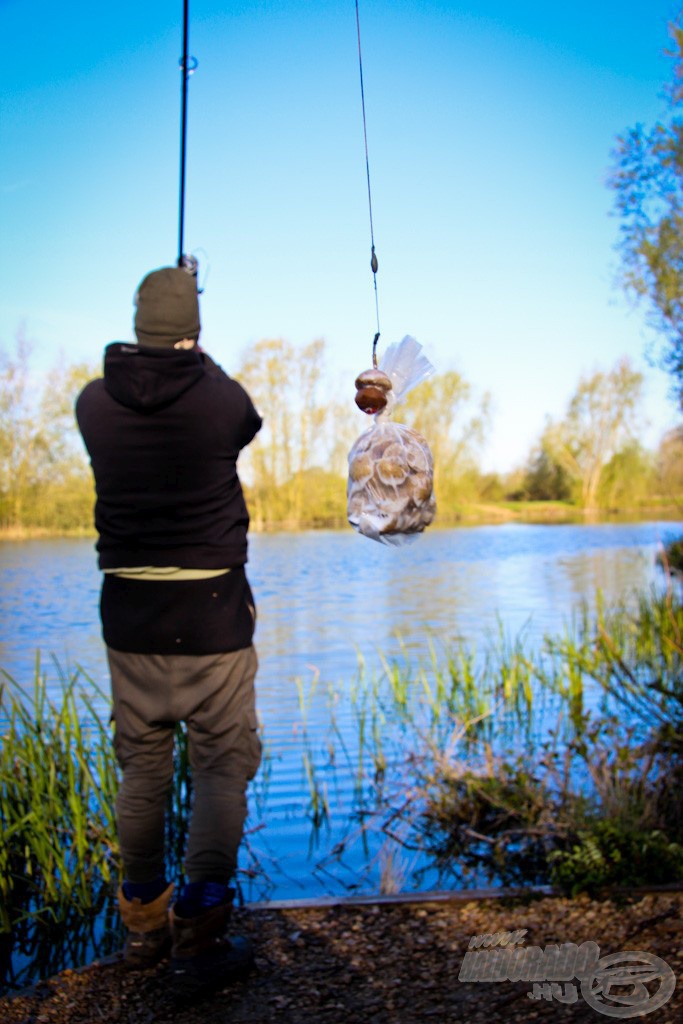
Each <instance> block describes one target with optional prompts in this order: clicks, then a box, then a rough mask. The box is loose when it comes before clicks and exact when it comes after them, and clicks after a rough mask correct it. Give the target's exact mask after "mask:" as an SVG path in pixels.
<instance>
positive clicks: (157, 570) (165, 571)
mask: <svg viewBox="0 0 683 1024" xmlns="http://www.w3.org/2000/svg"><path fill="white" fill-rule="evenodd" d="M104 572H105V573H107V574H109V575H111V576H120V577H121V578H122V579H124V580H210V579H212V578H213V577H214V576H225V574H226V573H229V572H230V570H229V569H181V568H180V567H179V566H177V565H131V566H122V567H121V568H120V569H105V570H104Z"/></svg>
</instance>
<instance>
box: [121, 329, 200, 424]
mask: <svg viewBox="0 0 683 1024" xmlns="http://www.w3.org/2000/svg"><path fill="white" fill-rule="evenodd" d="M205 373H206V367H205V366H204V360H203V357H202V353H201V352H199V351H197V349H190V350H189V351H187V350H183V349H179V350H176V349H172V348H171V349H169V348H145V347H143V346H139V345H129V344H127V343H125V342H120V341H115V342H113V343H112V344H111V345H107V347H106V349H105V352H104V386H105V388H106V390H107V391H108V392H109V394H110V395H111V396H112V398H115V399H116V401H117V402H120V403H121V404H122V405H125V406H127V407H128V408H130V409H137V410H139V411H141V412H152V411H153V410H155V409H161V408H163V407H164V406H166V405H170V404H171V403H172V402H175V401H176V399H177V398H179V397H180V395H182V394H183V393H184V392H185V391H187V390H188V389H189V388H191V387H194V385H195V384H196V383H197V381H198V380H201V378H202V377H203V376H204V375H205Z"/></svg>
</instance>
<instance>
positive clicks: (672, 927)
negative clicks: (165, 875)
mask: <svg viewBox="0 0 683 1024" xmlns="http://www.w3.org/2000/svg"><path fill="white" fill-rule="evenodd" d="M518 929H526V934H525V935H524V936H523V938H522V939H521V940H520V941H521V943H522V944H523V945H526V946H539V947H542V948H545V947H546V946H548V945H551V944H553V943H555V944H558V945H561V944H562V943H576V944H577V945H579V944H581V943H582V942H584V941H593V942H596V943H597V944H598V945H599V947H600V957H605V956H607V955H609V954H620V953H624V952H626V951H633V952H634V953H644V954H648V955H649V956H648V957H646V962H649V963H650V964H652V963H653V960H652V955H653V954H654V955H655V956H656V957H660V958H661V960H663V961H664V962H665V965H664V969H663V974H661V976H660V977H659V978H654V979H652V980H651V981H648V983H647V989H648V992H649V1001H648V1002H646V1003H641V1004H640V1005H638V1006H636V1005H629V1004H628V1003H627V1002H626V1003H625V1002H615V1001H614V999H612V1000H610V999H609V998H608V997H606V996H604V995H603V994H601V993H600V992H599V991H597V992H596V985H597V982H595V983H594V984H593V985H592V987H591V989H590V991H589V993H588V995H589V1001H586V998H585V994H586V993H585V991H584V992H583V993H582V990H581V985H580V983H579V982H578V981H577V982H576V983H575V984H563V985H556V986H555V991H554V993H553V992H552V990H551V986H550V985H547V984H546V985H543V984H538V985H537V986H536V989H535V990H534V986H533V984H531V983H530V982H528V981H527V982H510V981H503V982H476V981H469V982H466V981H460V980H459V978H458V975H459V973H460V971H461V967H462V964H463V959H464V956H465V953H466V952H467V949H468V945H469V942H470V939H471V938H472V936H477V935H479V936H482V935H486V934H488V935H490V934H492V933H497V932H513V931H516V930H518ZM235 930H236V931H237V930H239V932H240V933H241V934H244V935H248V936H249V937H250V938H251V939H252V941H253V943H254V946H255V949H256V967H255V969H254V971H253V973H252V974H251V976H250V977H249V979H248V980H247V981H245V982H240V983H238V984H236V985H234V986H232V987H230V988H227V989H225V990H223V991H220V992H217V993H215V994H213V995H212V996H210V997H208V998H206V999H205V1000H204V1001H202V1002H201V1003H196V1004H194V1005H192V1006H185V1007H179V1006H178V1005H177V1004H176V1003H174V1001H173V999H172V997H171V995H170V991H169V985H168V973H167V972H168V967H167V965H166V964H164V963H162V964H161V965H160V966H159V967H158V968H156V969H154V970H150V971H145V972H135V973H131V972H129V971H127V970H126V969H125V968H124V966H123V964H122V963H120V962H119V961H116V960H114V961H113V962H111V961H110V962H107V963H101V964H93V965H91V966H89V967H87V968H85V969H83V970H81V971H65V972H64V973H62V974H60V975H58V976H57V977H55V978H52V979H49V980H48V981H45V982H42V983H41V984H40V985H38V986H37V987H36V988H34V989H31V990H29V991H26V992H23V993H20V994H18V995H15V996H11V997H6V998H4V999H0V1020H1V1021H2V1022H3V1024H228V1022H230V1024H270V1022H282V1024H285V1022H287V1024H314V1022H315V1024H350V1022H353V1024H370V1022H373V1024H424V1022H427V1024H428V1022H430V1021H435V1022H438V1024H457V1022H461V1021H462V1022H465V1021H467V1022H468V1024H479V1022H481V1024H484V1022H485V1024H503V1022H505V1024H511V1022H513V1024H514V1022H524V1021H530V1022H536V1021H545V1020H547V1021H558V1022H564V1021H567V1022H569V1021H571V1022H572V1024H585V1022H588V1021H593V1022H595V1021H600V1020H606V1019H609V1018H610V1017H612V1018H614V1017H617V1018H620V1019H624V1018H630V1017H635V1016H638V1017H639V1019H642V1018H645V1017H646V1018H647V1020H648V1022H649V1024H675V1022H680V1021H681V1020H683V982H682V979H681V975H682V971H683V948H682V947H683V892H680V891H677V892H660V893H649V894H647V895H641V894H631V895H628V896H624V897H620V898H619V899H618V900H617V899H614V898H613V899H609V900H590V899H588V898H587V897H581V898H578V899H574V900H572V899H566V898H559V897H549V896H546V897H541V898H534V899H531V900H520V899H495V900H494V899H487V900H472V899H463V898H458V899H448V900H446V899H436V898H434V899H433V900H432V901H430V900H426V901H425V900H421V901H420V902H408V901H401V902H389V903H385V902H381V901H380V902H376V903H372V902H368V903H364V904H361V905H358V904H355V905H348V904H345V905H333V904H331V905H329V906H322V907H321V906H317V907H295V908H283V907H268V906H260V907H256V908H250V909H242V910H239V911H236V913H235ZM617 959H620V958H617ZM641 959H642V958H641ZM639 962H640V961H639ZM656 966H657V964H655V967H656ZM661 966H662V965H661V964H659V967H660V968H661ZM672 972H673V975H672ZM674 979H676V980H678V982H679V983H678V985H677V986H676V988H675V990H674V992H673V994H672V995H671V996H670V997H669V998H668V999H667V1000H666V1002H665V1003H664V1004H663V1005H661V1006H659V1007H657V1005H656V1000H655V998H654V997H655V996H656V994H657V992H658V991H660V993H661V994H663V995H667V992H666V991H665V990H664V988H662V986H664V985H666V984H668V986H669V990H670V988H671V984H672V983H673V982H674ZM633 991H634V988H633V985H627V986H626V988H622V989H615V990H614V992H616V993H617V995H618V994H619V993H621V994H623V995H628V993H629V992H633ZM591 992H592V993H593V994H592V995H591ZM529 993H531V997H530V995H529ZM534 995H535V996H536V998H532V997H533V996H534ZM558 996H561V997H562V998H564V999H565V1000H570V1002H564V1003H563V1002H561V1001H558ZM609 1011H611V1012H609ZM616 1011H618V1012H616Z"/></svg>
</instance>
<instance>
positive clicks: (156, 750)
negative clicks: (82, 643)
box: [107, 646, 261, 883]
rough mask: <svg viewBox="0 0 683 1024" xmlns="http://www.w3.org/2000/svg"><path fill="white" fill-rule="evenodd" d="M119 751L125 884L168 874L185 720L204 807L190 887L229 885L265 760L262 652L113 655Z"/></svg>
mask: <svg viewBox="0 0 683 1024" xmlns="http://www.w3.org/2000/svg"><path fill="white" fill-rule="evenodd" d="M107 656H108V659H109V668H110V672H111V685H112V696H113V702H114V706H113V715H112V717H113V721H114V748H115V751H116V756H117V759H118V762H119V764H120V766H121V769H122V772H123V780H122V784H121V787H120V789H119V792H118V796H117V799H116V819H117V827H118V834H119V842H120V845H121V854H122V858H123V866H124V872H125V877H126V878H127V879H128V880H129V881H131V882H149V881H152V880H154V879H156V878H159V877H162V876H163V875H164V863H165V858H164V852H165V851H164V839H165V814H166V803H167V798H168V794H169V791H170V789H171V785H172V781H173V743H174V735H175V726H176V723H177V722H181V721H182V722H185V723H186V724H187V733H188V748H189V759H190V765H191V768H192V783H193V787H194V804H193V809H192V818H191V823H190V832H189V838H188V844H187V850H186V856H185V872H186V877H187V880H188V881H190V882H201V881H217V882H223V883H227V882H229V881H230V879H231V878H232V876H233V875H234V873H235V868H236V865H237V851H238V848H239V845H240V842H241V840H242V833H243V828H244V820H245V818H246V813H247V803H246V790H247V783H248V781H249V780H250V779H252V778H253V777H254V775H255V774H256V770H257V769H258V766H259V764H260V760H261V743H260V740H259V737H258V732H257V719H256V709H255V696H254V678H255V676H256V669H257V664H258V662H257V658H256V652H255V650H254V648H253V646H252V647H247V648H245V649H244V650H241V651H233V652H230V653H228V654H206V655H196V656H193V655H161V654H130V653H124V652H122V651H115V650H112V649H111V648H108V649H107Z"/></svg>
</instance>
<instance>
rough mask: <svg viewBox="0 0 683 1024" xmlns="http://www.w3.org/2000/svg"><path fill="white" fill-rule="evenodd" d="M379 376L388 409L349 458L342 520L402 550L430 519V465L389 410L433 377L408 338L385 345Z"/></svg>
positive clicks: (424, 448)
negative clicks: (386, 383)
mask: <svg viewBox="0 0 683 1024" xmlns="http://www.w3.org/2000/svg"><path fill="white" fill-rule="evenodd" d="M379 369H380V370H383V371H384V373H385V374H386V375H387V376H388V377H389V379H390V381H391V384H392V387H391V390H389V391H388V393H387V395H386V398H387V404H386V407H385V408H384V409H382V410H381V411H380V412H378V413H377V414H376V415H375V417H374V422H373V425H372V426H371V427H370V428H369V429H368V430H366V431H364V433H362V434H361V435H360V437H359V438H358V440H357V441H356V443H355V444H354V445H353V447H352V449H351V451H350V452H349V479H348V485H347V492H346V493H347V514H348V519H349V522H350V523H351V525H352V526H353V528H354V529H355V530H357V531H358V532H359V533H361V534H362V535H363V536H364V537H370V538H371V539H372V540H376V541H380V542H381V543H383V544H396V545H398V544H406V543H408V542H409V541H411V540H414V539H415V537H416V536H417V535H418V534H420V533H422V531H423V530H424V529H425V527H426V526H429V524H430V523H431V522H432V520H433V519H434V516H435V514H436V502H435V500H434V462H433V459H432V453H431V451H430V450H429V445H428V444H427V441H426V440H425V439H424V437H422V435H421V434H418V432H417V431H416V430H413V429H412V428H411V427H407V426H406V425H405V424H403V423H394V422H393V421H392V420H391V418H390V417H391V411H392V409H393V408H394V407H395V406H396V405H397V404H399V403H400V402H401V401H402V400H403V399H404V398H405V396H406V395H407V394H408V392H409V391H410V390H411V388H414V387H415V386H416V385H417V384H419V383H420V382H421V381H423V380H425V379H426V378H427V377H429V376H430V375H431V374H432V373H433V372H434V367H433V366H432V364H431V363H430V362H429V360H428V359H427V357H426V356H425V355H424V353H423V352H422V346H421V345H420V344H419V342H417V341H416V340H415V338H411V337H410V336H409V335H408V336H406V337H405V338H404V339H403V340H402V341H401V342H399V343H398V344H394V345H390V346H389V348H388V349H387V351H386V353H385V355H384V358H383V359H382V361H381V363H380V366H379Z"/></svg>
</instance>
